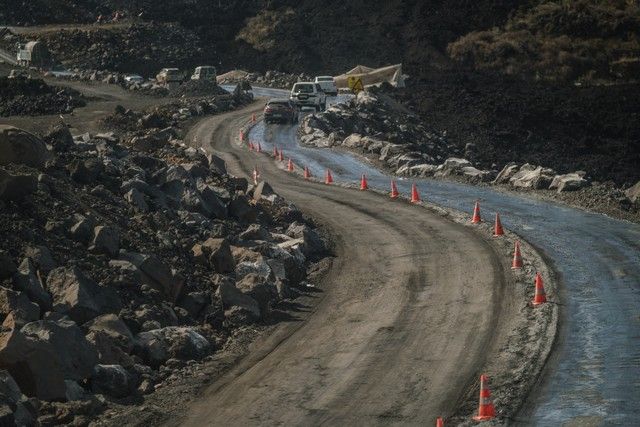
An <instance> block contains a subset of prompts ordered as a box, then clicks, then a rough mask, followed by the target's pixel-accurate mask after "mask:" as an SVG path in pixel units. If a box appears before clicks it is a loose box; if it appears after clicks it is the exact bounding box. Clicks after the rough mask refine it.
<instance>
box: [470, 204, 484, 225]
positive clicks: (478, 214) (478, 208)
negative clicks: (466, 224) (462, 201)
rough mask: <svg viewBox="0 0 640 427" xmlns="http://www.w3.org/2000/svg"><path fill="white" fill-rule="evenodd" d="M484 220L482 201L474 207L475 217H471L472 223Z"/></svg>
mask: <svg viewBox="0 0 640 427" xmlns="http://www.w3.org/2000/svg"><path fill="white" fill-rule="evenodd" d="M481 222H482V219H481V218H480V202H476V206H475V207H474V208H473V218H471V223H472V224H479V223H481Z"/></svg>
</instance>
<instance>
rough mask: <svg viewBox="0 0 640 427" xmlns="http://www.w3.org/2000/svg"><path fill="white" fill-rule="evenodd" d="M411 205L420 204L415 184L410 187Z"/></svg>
mask: <svg viewBox="0 0 640 427" xmlns="http://www.w3.org/2000/svg"><path fill="white" fill-rule="evenodd" d="M411 203H420V194H418V187H417V186H416V183H415V182H414V183H413V185H412V186H411Z"/></svg>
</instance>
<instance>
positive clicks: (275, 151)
mask: <svg viewBox="0 0 640 427" xmlns="http://www.w3.org/2000/svg"><path fill="white" fill-rule="evenodd" d="M273 158H274V159H277V158H278V147H276V146H275V145H274V146H273Z"/></svg>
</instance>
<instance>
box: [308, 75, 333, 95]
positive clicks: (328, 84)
mask: <svg viewBox="0 0 640 427" xmlns="http://www.w3.org/2000/svg"><path fill="white" fill-rule="evenodd" d="M314 83H317V84H319V85H320V87H321V88H322V90H323V91H324V93H326V94H327V95H329V96H336V95H338V88H337V87H336V82H335V81H334V80H333V77H331V76H316V78H315V80H314Z"/></svg>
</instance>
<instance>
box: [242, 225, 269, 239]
mask: <svg viewBox="0 0 640 427" xmlns="http://www.w3.org/2000/svg"><path fill="white" fill-rule="evenodd" d="M238 237H240V238H241V239H242V240H271V233H269V230H267V229H266V228H264V227H263V226H262V225H260V224H251V225H249V227H247V229H246V230H245V231H243V232H242V233H240V235H239V236H238Z"/></svg>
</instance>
